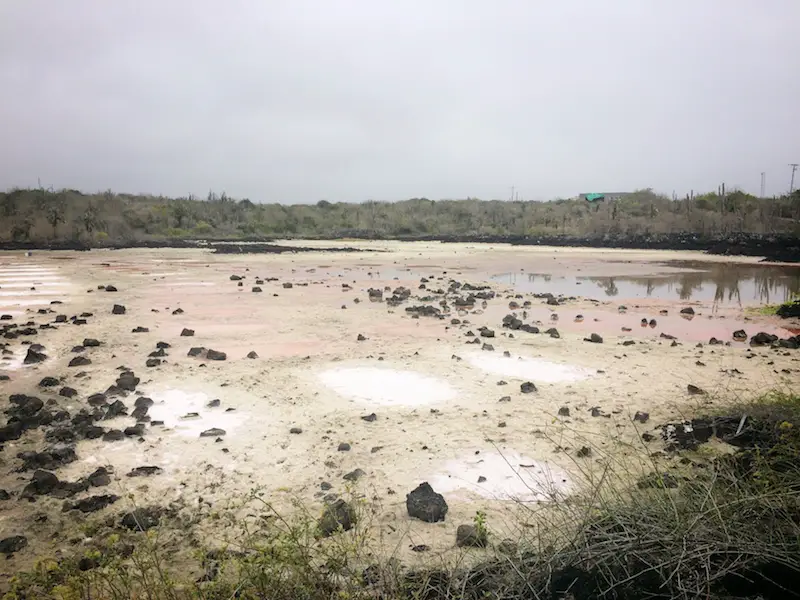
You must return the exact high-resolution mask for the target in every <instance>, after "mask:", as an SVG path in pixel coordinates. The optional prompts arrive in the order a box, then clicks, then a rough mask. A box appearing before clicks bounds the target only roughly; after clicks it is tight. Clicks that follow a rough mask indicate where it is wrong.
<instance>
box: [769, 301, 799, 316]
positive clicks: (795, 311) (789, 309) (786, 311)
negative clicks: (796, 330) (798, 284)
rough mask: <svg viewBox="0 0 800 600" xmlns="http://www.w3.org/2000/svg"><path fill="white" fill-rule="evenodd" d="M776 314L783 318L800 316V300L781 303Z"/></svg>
mask: <svg viewBox="0 0 800 600" xmlns="http://www.w3.org/2000/svg"><path fill="white" fill-rule="evenodd" d="M775 314H776V315H778V316H779V317H781V318H783V319H789V318H792V317H800V300H794V301H793V302H786V303H784V304H781V305H780V306H779V307H778V310H777V311H775Z"/></svg>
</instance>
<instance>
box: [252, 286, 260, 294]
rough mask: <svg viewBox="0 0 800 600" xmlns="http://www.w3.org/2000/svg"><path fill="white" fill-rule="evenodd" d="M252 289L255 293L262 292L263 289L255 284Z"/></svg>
mask: <svg viewBox="0 0 800 600" xmlns="http://www.w3.org/2000/svg"><path fill="white" fill-rule="evenodd" d="M252 291H253V292H255V293H258V292H261V291H262V290H261V288H260V287H258V286H254V287H253V290H252Z"/></svg>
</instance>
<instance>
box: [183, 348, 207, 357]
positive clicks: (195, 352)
mask: <svg viewBox="0 0 800 600" xmlns="http://www.w3.org/2000/svg"><path fill="white" fill-rule="evenodd" d="M205 352H206V349H205V348H204V347H203V346H193V347H191V348H189V352H187V353H186V356H203V355H204V354H205Z"/></svg>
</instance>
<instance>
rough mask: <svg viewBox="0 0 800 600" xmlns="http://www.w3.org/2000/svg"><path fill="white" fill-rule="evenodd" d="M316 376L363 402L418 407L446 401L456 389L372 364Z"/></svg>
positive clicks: (434, 380) (415, 374) (405, 372)
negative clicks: (378, 367)
mask: <svg viewBox="0 0 800 600" xmlns="http://www.w3.org/2000/svg"><path fill="white" fill-rule="evenodd" d="M319 378H320V379H321V380H322V383H324V384H325V385H326V386H328V387H329V388H331V389H332V390H333V391H335V392H336V393H337V394H339V395H341V396H345V397H348V398H352V399H353V400H356V401H358V402H362V403H364V404H374V405H381V406H420V405H424V404H433V403H436V402H446V401H447V400H451V399H452V398H454V397H455V395H456V391H455V390H454V389H453V388H452V387H451V386H450V385H449V384H448V383H447V382H444V381H440V380H438V379H434V378H433V377H428V376H427V375H421V374H420V373H415V372H413V371H396V370H393V369H377V368H374V367H340V368H336V369H330V370H328V371H324V372H323V373H320V375H319Z"/></svg>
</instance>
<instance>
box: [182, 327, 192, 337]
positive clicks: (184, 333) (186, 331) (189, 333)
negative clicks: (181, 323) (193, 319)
mask: <svg viewBox="0 0 800 600" xmlns="http://www.w3.org/2000/svg"><path fill="white" fill-rule="evenodd" d="M193 335H194V329H186V328H185V327H184V328H183V330H182V331H181V337H192V336H193Z"/></svg>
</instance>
